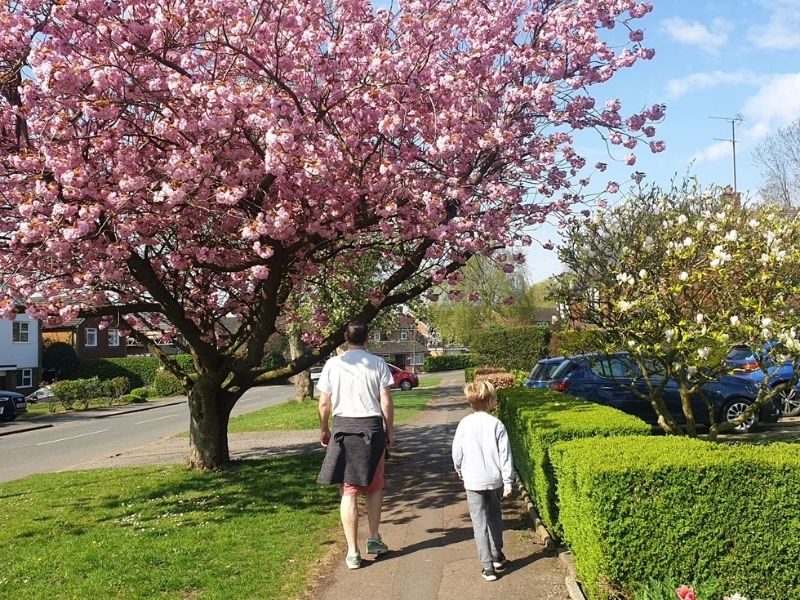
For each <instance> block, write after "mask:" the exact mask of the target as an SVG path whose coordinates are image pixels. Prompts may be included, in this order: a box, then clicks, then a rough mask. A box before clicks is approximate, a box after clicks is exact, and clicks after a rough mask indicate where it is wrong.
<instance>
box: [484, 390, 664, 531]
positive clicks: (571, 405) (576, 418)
mask: <svg viewBox="0 0 800 600" xmlns="http://www.w3.org/2000/svg"><path fill="white" fill-rule="evenodd" d="M498 396H499V398H500V402H499V404H500V411H499V417H500V419H501V420H502V421H503V422H504V423H505V425H506V429H507V430H508V435H509V439H510V440H511V447H512V451H513V453H514V464H515V466H516V468H517V473H518V474H519V476H520V479H522V481H523V483H524V484H525V487H526V488H527V489H528V492H529V493H530V494H531V496H532V499H533V502H534V503H535V505H536V509H537V510H538V511H539V514H540V516H541V517H542V520H544V522H545V524H546V525H547V526H548V528H549V529H550V531H551V532H553V533H556V534H557V535H560V533H561V530H560V526H559V523H558V504H557V501H556V481H555V478H554V475H553V469H552V466H551V464H550V448H551V446H552V445H553V444H555V443H556V442H560V441H564V440H573V439H576V438H584V437H592V436H630V435H643V436H644V435H649V434H650V431H651V428H650V426H649V425H647V424H646V423H645V422H644V421H641V420H640V419H638V418H636V417H633V416H631V415H628V414H625V413H623V412H621V411H619V410H617V409H615V408H610V407H608V406H602V405H600V404H594V403H592V402H587V401H586V400H581V399H579V398H575V397H574V396H569V395H567V394H562V393H560V392H556V391H555V390H550V389H519V388H515V389H513V390H502V391H500V392H499V394H498Z"/></svg>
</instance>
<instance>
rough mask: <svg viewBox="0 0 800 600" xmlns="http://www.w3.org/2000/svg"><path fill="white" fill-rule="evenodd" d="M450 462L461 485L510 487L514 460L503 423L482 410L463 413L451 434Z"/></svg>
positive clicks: (490, 488)
mask: <svg viewBox="0 0 800 600" xmlns="http://www.w3.org/2000/svg"><path fill="white" fill-rule="evenodd" d="M453 464H454V465H455V467H456V471H457V472H458V475H459V477H461V479H463V480H464V489H467V490H472V491H479V490H495V489H497V488H499V487H502V488H503V491H504V492H508V491H510V490H511V484H512V483H513V482H514V464H513V459H512V456H511V445H510V443H509V441H508V433H506V428H505V425H503V423H502V422H501V421H500V419H497V418H495V417H493V416H492V415H490V414H489V413H486V412H482V411H479V412H474V413H472V414H471V415H467V416H466V417H464V418H463V419H461V422H460V423H459V424H458V427H457V428H456V434H455V437H454V438H453Z"/></svg>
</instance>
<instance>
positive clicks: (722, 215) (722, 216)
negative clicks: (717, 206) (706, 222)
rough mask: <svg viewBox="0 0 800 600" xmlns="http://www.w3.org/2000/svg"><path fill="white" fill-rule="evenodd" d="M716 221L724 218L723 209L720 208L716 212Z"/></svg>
mask: <svg viewBox="0 0 800 600" xmlns="http://www.w3.org/2000/svg"><path fill="white" fill-rule="evenodd" d="M716 216H717V221H722V220H723V219H724V218H725V211H724V210H721V211H719V212H718V213H717V215H716Z"/></svg>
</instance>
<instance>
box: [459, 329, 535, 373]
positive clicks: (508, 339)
mask: <svg viewBox="0 0 800 600" xmlns="http://www.w3.org/2000/svg"><path fill="white" fill-rule="evenodd" d="M549 339H550V330H549V329H548V328H547V327H546V326H544V325H524V326H517V327H498V326H492V327H490V328H489V329H488V330H486V331H485V332H483V333H481V335H479V336H476V338H475V340H474V342H473V344H472V351H473V352H475V353H476V354H477V355H478V360H480V361H481V362H483V363H484V364H491V365H497V366H501V367H503V368H504V369H520V370H522V371H525V370H528V371H529V370H530V369H531V367H532V366H533V365H535V364H536V363H537V362H538V361H539V360H540V359H541V358H543V357H544V356H546V355H547V342H548V341H549Z"/></svg>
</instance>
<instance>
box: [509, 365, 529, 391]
mask: <svg viewBox="0 0 800 600" xmlns="http://www.w3.org/2000/svg"><path fill="white" fill-rule="evenodd" d="M511 374H512V375H513V376H514V381H515V383H516V384H517V387H522V384H523V383H525V379H527V378H528V371H522V370H521V369H511Z"/></svg>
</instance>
